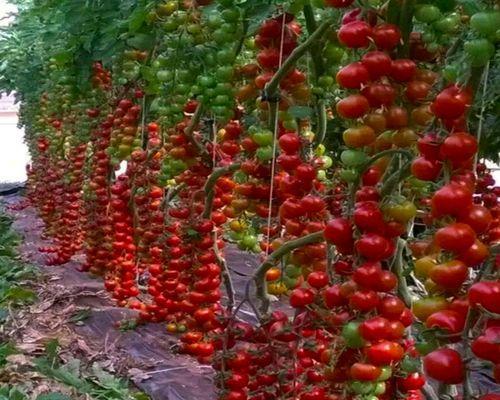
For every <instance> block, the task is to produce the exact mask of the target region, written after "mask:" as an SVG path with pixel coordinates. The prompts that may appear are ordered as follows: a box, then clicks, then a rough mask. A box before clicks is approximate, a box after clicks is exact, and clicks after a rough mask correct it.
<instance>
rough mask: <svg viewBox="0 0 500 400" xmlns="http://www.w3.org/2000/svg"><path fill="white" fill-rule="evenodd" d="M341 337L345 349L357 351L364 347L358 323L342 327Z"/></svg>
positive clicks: (353, 322) (350, 323)
mask: <svg viewBox="0 0 500 400" xmlns="http://www.w3.org/2000/svg"><path fill="white" fill-rule="evenodd" d="M342 337H343V338H344V340H345V342H346V345H347V347H349V348H351V349H359V348H361V347H363V346H364V345H365V341H364V339H363V338H362V337H361V335H360V333H359V322H355V321H352V322H349V323H348V324H346V325H344V327H343V328H342Z"/></svg>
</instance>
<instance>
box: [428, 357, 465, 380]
mask: <svg viewBox="0 0 500 400" xmlns="http://www.w3.org/2000/svg"><path fill="white" fill-rule="evenodd" d="M423 364H424V371H425V373H426V374H427V375H428V376H429V377H431V378H433V379H436V380H437V381H439V382H443V383H446V384H449V385H456V384H459V383H462V381H463V378H464V364H463V361H462V357H461V356H460V354H459V353H458V352H457V351H455V350H452V349H448V348H443V349H438V350H434V351H433V352H431V353H429V354H427V355H426V356H425V357H424V361H423Z"/></svg>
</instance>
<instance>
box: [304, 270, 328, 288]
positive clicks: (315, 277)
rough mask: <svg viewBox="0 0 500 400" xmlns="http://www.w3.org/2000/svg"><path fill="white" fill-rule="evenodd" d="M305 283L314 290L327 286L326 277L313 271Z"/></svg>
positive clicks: (324, 274)
mask: <svg viewBox="0 0 500 400" xmlns="http://www.w3.org/2000/svg"><path fill="white" fill-rule="evenodd" d="M307 283H308V284H309V285H310V286H312V287H313V288H315V289H321V288H322V287H325V286H326V285H328V275H327V274H326V272H323V271H314V272H311V273H310V274H309V276H308V277H307Z"/></svg>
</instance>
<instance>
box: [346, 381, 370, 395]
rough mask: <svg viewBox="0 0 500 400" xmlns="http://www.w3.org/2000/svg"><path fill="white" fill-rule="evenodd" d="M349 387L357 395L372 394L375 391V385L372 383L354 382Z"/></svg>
mask: <svg viewBox="0 0 500 400" xmlns="http://www.w3.org/2000/svg"><path fill="white" fill-rule="evenodd" d="M349 386H350V388H351V390H352V391H353V392H354V393H356V394H370V393H372V392H373V391H374V390H375V384H373V383H371V382H361V381H352V382H351V383H350V385H349Z"/></svg>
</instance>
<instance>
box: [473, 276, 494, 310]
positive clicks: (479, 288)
mask: <svg viewBox="0 0 500 400" xmlns="http://www.w3.org/2000/svg"><path fill="white" fill-rule="evenodd" d="M469 303H470V304H471V306H477V305H481V306H482V307H484V308H485V309H486V310H488V311H491V312H492V313H496V314H500V281H482V282H477V283H475V284H473V285H472V286H471V287H470V289H469Z"/></svg>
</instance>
